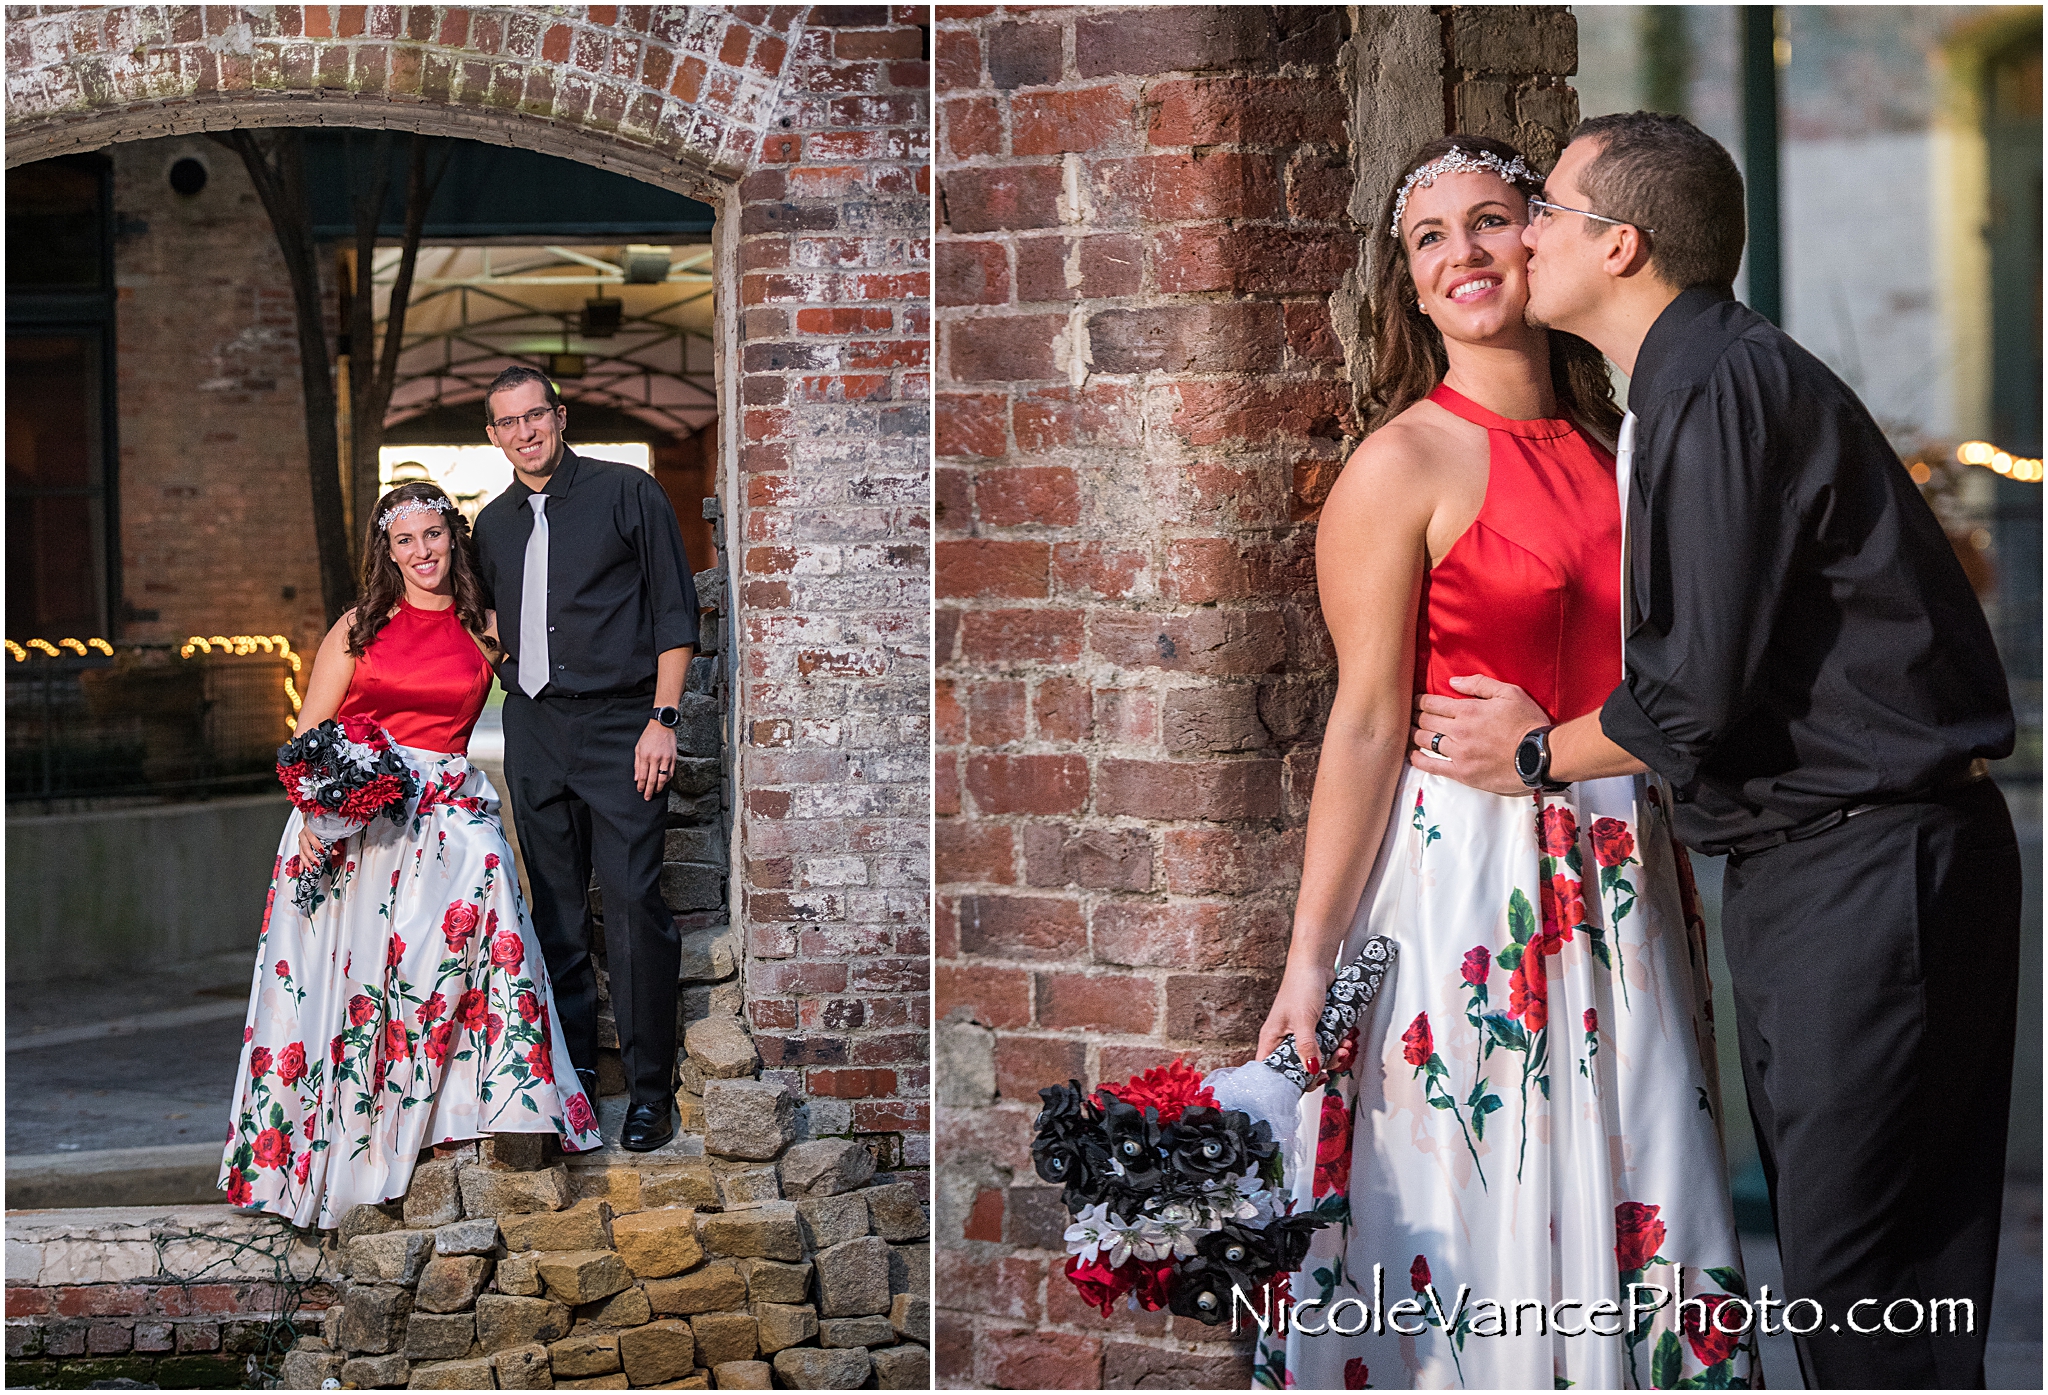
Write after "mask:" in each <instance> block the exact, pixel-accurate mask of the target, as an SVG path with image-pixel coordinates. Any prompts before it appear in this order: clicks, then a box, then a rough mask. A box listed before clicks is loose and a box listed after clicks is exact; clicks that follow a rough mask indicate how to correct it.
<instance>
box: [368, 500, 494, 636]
mask: <svg viewBox="0 0 2048 1395" xmlns="http://www.w3.org/2000/svg"><path fill="white" fill-rule="evenodd" d="M447 497H448V496H447V494H446V493H444V492H443V491H442V489H441V487H440V486H439V485H437V484H428V483H426V482H425V481H418V482H415V483H413V484H401V485H400V486H398V488H396V489H394V490H392V491H391V492H390V493H388V494H386V495H385V496H384V497H383V498H381V499H379V500H378V501H377V507H376V508H375V509H374V510H372V511H371V513H370V522H369V527H368V529H367V530H366V535H365V536H364V538H363V582H362V592H361V596H362V598H361V599H360V600H359V601H357V602H356V618H355V623H354V624H352V625H350V626H349V628H348V652H349V653H351V654H355V655H358V656H360V655H362V654H363V653H364V652H365V651H366V650H368V649H369V647H370V645H371V644H372V643H373V642H375V640H376V638H377V635H378V633H379V632H380V631H382V630H383V628H384V627H385V626H386V625H387V624H389V623H390V622H391V612H392V611H393V610H394V609H396V608H397V606H398V601H399V598H400V597H402V596H403V595H405V577H404V576H403V575H402V574H401V573H400V572H399V570H398V563H396V562H394V561H392V560H391V541H390V539H389V538H388V537H387V536H386V534H385V530H384V529H383V528H380V527H378V526H377V520H378V519H380V518H382V517H383V516H384V515H385V513H386V512H388V511H389V510H391V509H393V508H395V507H397V506H398V505H400V504H403V503H406V502H407V501H409V500H446V499H447ZM440 514H441V521H442V522H444V523H446V524H447V525H448V575H449V576H450V577H452V578H453V579H454V581H455V616H456V618H457V619H458V620H460V621H462V628H464V629H465V630H468V631H469V632H470V633H471V634H473V635H478V636H481V635H482V634H483V632H484V593H483V587H482V586H480V585H478V584H477V579H476V566H475V564H474V563H473V562H472V561H471V560H470V548H471V547H472V546H474V544H473V543H471V541H470V537H469V520H468V519H466V518H464V517H463V516H462V514H461V512H460V511H458V510H457V509H455V508H454V507H453V506H452V505H451V506H450V507H448V508H445V509H442V510H440Z"/></svg>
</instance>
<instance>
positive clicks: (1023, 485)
mask: <svg viewBox="0 0 2048 1395" xmlns="http://www.w3.org/2000/svg"><path fill="white" fill-rule="evenodd" d="M974 502H975V512H976V516H977V517H978V518H979V519H980V520H981V522H982V523H984V524H987V525H989V526H991V527H997V528H1007V527H1021V526H1024V525H1028V524H1042V525H1044V526H1046V527H1050V528H1061V527H1066V526H1068V525H1070V524H1074V523H1078V522H1080V521H1081V495H1080V490H1079V488H1078V487H1077V486H1076V483H1075V480H1074V472H1073V471H1072V470H1069V469H1067V468H1065V467H1064V466H1024V467H1020V468H1017V469H1009V470H984V471H982V472H981V473H980V474H979V475H978V476H976V478H975V481H974Z"/></svg>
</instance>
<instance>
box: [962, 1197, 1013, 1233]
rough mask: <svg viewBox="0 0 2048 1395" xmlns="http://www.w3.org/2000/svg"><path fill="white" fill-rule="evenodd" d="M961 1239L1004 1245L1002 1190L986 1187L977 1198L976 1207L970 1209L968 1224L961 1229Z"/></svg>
mask: <svg viewBox="0 0 2048 1395" xmlns="http://www.w3.org/2000/svg"><path fill="white" fill-rule="evenodd" d="M961 1237H962V1238H963V1239H967V1240H986V1241H990V1242H993V1243H995V1244H1001V1243H1002V1239H1003V1193H1002V1192H1001V1191H1000V1190H998V1189H997V1188H995V1187H984V1188H982V1190H981V1191H980V1193H979V1194H977V1195H976V1196H975V1198H974V1205H973V1206H971V1207H969V1208H968V1212H967V1222H966V1224H965V1225H964V1226H963V1227H961Z"/></svg>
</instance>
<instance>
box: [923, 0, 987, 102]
mask: <svg viewBox="0 0 2048 1395" xmlns="http://www.w3.org/2000/svg"><path fill="white" fill-rule="evenodd" d="M948 14H949V15H950V14H951V7H948ZM932 58H933V61H934V62H935V63H936V65H937V69H936V72H937V78H938V88H939V91H941V92H954V91H958V90H960V89H962V88H975V87H979V86H981V40H980V39H979V38H978V37H977V36H976V35H974V34H973V33H971V32H969V31H967V30H962V29H941V30H939V32H938V33H937V34H936V35H935V36H934V37H933V40H932Z"/></svg>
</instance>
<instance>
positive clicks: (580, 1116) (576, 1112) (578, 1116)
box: [562, 1090, 1080, 1259]
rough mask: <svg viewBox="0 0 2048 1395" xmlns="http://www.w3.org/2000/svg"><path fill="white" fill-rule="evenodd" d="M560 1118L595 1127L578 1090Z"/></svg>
mask: <svg viewBox="0 0 2048 1395" xmlns="http://www.w3.org/2000/svg"><path fill="white" fill-rule="evenodd" d="M562 1118H563V1119H564V1120H566V1121H567V1123H568V1125H569V1132H571V1133H589V1132H590V1131H591V1130H592V1129H594V1128H596V1127H597V1118H596V1116H595V1115H593V1114H592V1113H591V1112H590V1101H589V1100H588V1099H587V1098H585V1096H584V1094H583V1092H582V1091H580V1090H579V1091H577V1092H576V1093H575V1094H573V1095H571V1096H569V1098H568V1099H567V1100H566V1101H564V1102H563V1104H562ZM1075 1258H1076V1259H1078V1258H1080V1256H1079V1255H1076V1256H1075Z"/></svg>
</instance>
